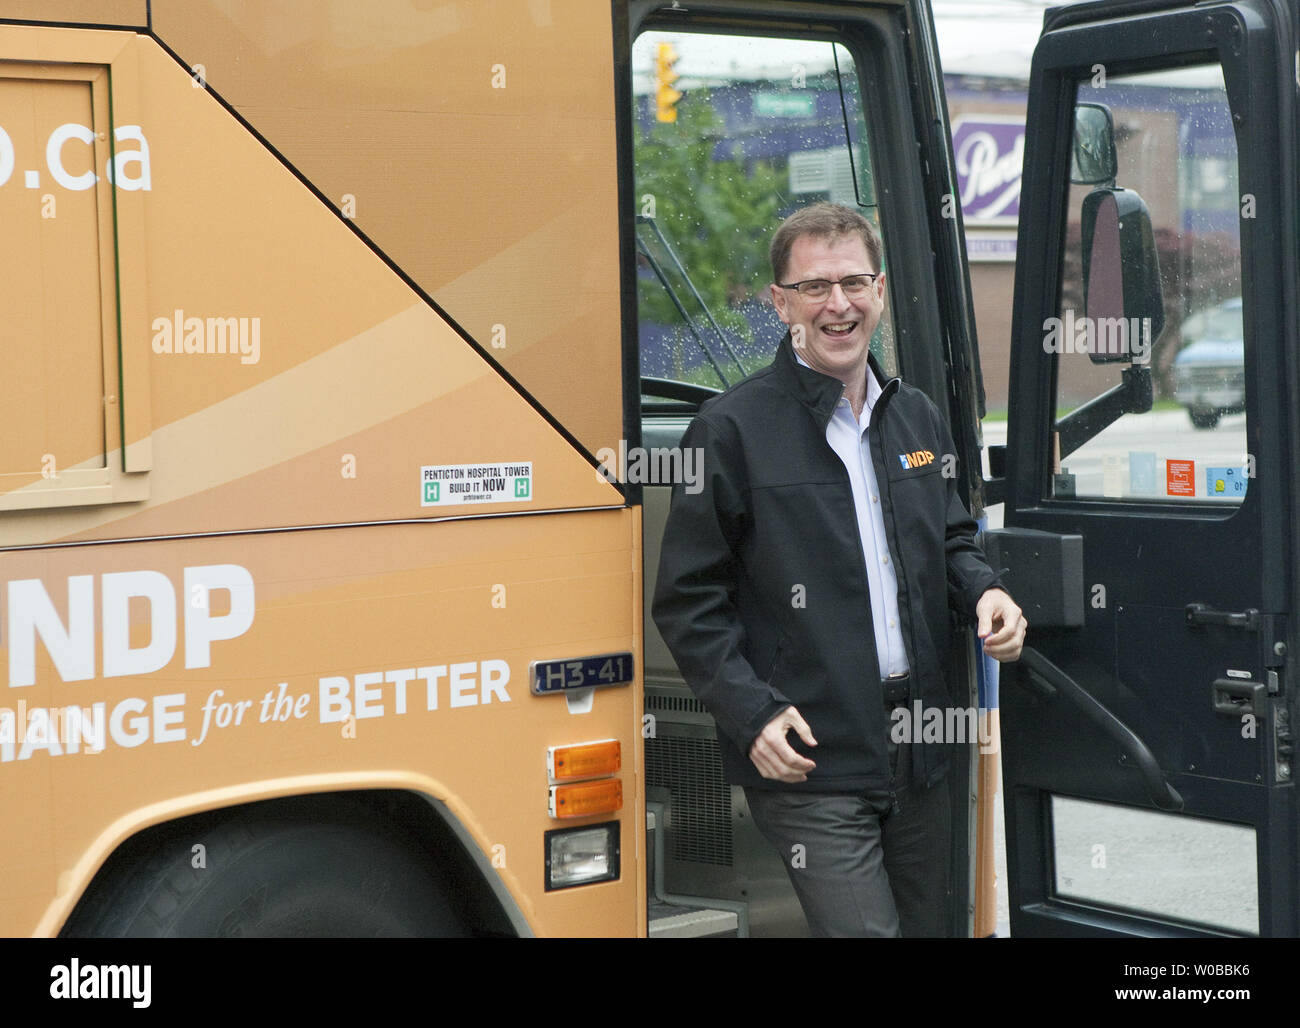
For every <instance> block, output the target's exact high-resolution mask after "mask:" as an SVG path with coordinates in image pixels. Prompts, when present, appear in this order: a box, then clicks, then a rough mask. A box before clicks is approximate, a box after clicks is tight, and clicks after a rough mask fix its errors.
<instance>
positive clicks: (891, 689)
mask: <svg viewBox="0 0 1300 1028" xmlns="http://www.w3.org/2000/svg"><path fill="white" fill-rule="evenodd" d="M880 690H881V692H882V693H883V694H884V697H885V706H886V707H900V706H906V705H907V703H908V702H909V701H910V700H911V695H912V673H911V672H910V671H904V672H902V673H901V674H895V675H890V676H889V677H888V678H882V679H881V680H880Z"/></svg>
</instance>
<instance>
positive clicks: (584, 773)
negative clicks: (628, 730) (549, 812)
mask: <svg viewBox="0 0 1300 1028" xmlns="http://www.w3.org/2000/svg"><path fill="white" fill-rule="evenodd" d="M622 767H623V746H622V744H621V743H620V742H619V741H618V740H617V739H602V740H601V741H600V742H580V743H575V744H573V745H572V746H552V747H551V748H550V749H548V750H547V751H546V772H547V774H549V775H550V776H551V781H553V782H569V781H573V780H575V779H578V778H595V777H597V776H599V775H616V774H618V772H619V771H620V769H621V768H622Z"/></svg>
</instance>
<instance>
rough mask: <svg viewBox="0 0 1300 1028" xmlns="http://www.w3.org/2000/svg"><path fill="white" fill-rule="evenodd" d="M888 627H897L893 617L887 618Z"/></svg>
mask: <svg viewBox="0 0 1300 1028" xmlns="http://www.w3.org/2000/svg"><path fill="white" fill-rule="evenodd" d="M889 627H890V628H897V627H898V622H897V621H895V620H894V619H893V618H890V619H889Z"/></svg>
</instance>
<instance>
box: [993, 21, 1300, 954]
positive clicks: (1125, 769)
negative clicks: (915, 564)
mask: <svg viewBox="0 0 1300 1028" xmlns="http://www.w3.org/2000/svg"><path fill="white" fill-rule="evenodd" d="M1292 32H1293V26H1292V24H1291V22H1290V20H1289V15H1288V9H1287V8H1286V7H1285V6H1284V5H1283V4H1281V3H1270V2H1266V0H1243V2H1238V3H1223V4H1212V5H1197V6H1196V7H1195V8H1193V7H1192V6H1191V5H1176V4H1167V5H1155V4H1148V3H1141V4H1139V3H1122V4H1087V5H1082V6H1081V7H1080V8H1078V9H1070V8H1062V9H1056V10H1053V11H1052V12H1050V13H1049V15H1048V16H1047V20H1046V24H1045V29H1044V33H1043V36H1042V38H1041V40H1040V42H1039V45H1038V48H1037V51H1036V53H1035V57H1034V64H1033V71H1032V78H1031V85H1030V93H1029V105H1028V125H1027V138H1026V157H1025V170H1024V195H1023V198H1022V202H1021V215H1020V232H1019V242H1018V257H1017V259H1018V264H1017V268H1016V287H1015V321H1014V324H1013V343H1012V351H1011V353H1012V367H1011V379H1010V410H1011V415H1010V424H1009V427H1008V432H1009V435H1008V448H1007V452H1006V482H1005V486H1006V493H1005V495H1006V507H1005V525H1006V528H1005V529H1004V530H1002V531H998V532H993V533H990V538H989V548H990V551H991V553H992V555H993V560H994V561H995V562H997V564H999V565H1000V566H1003V567H1007V568H1009V569H1010V570H1009V573H1008V582H1009V587H1010V589H1011V591H1012V593H1013V594H1014V595H1015V596H1016V597H1017V598H1018V600H1019V602H1020V603H1021V604H1022V606H1023V607H1024V609H1025V612H1026V616H1027V617H1028V619H1029V623H1030V631H1029V636H1028V639H1027V646H1026V649H1025V653H1024V657H1023V659H1022V660H1021V661H1020V662H1019V664H1017V665H1014V666H1011V667H1008V668H1007V669H1006V673H1005V674H1004V676H1003V685H1002V704H1003V711H1002V718H1003V720H1002V731H1003V752H1002V758H1003V770H1004V779H1005V790H1006V793H1005V797H1006V835H1007V858H1008V868H1009V879H1010V886H1011V889H1010V899H1011V932H1012V934H1013V935H1025V936H1061V935H1076V936H1077V935H1110V936H1116V935H1120V936H1144V935H1157V936H1158V935H1203V936H1210V935H1245V936H1250V935H1259V936H1276V935H1296V934H1297V932H1298V931H1300V924H1298V923H1297V889H1296V876H1297V872H1296V867H1297V861H1296V801H1295V787H1294V785H1293V782H1292V778H1293V776H1294V762H1295V756H1294V745H1295V744H1294V738H1293V736H1294V723H1295V722H1294V719H1295V716H1296V710H1295V689H1296V676H1295V672H1294V665H1295V656H1294V654H1295V653H1296V650H1295V647H1296V645H1297V641H1296V639H1295V630H1296V624H1295V620H1296V619H1295V618H1294V617H1293V616H1292V604H1293V596H1294V590H1295V575H1294V570H1293V565H1294V560H1295V547H1294V543H1293V540H1292V527H1291V526H1292V523H1293V517H1294V509H1295V504H1296V497H1295V489H1296V486H1295V479H1296V475H1295V461H1296V453H1297V449H1296V441H1295V432H1296V421H1295V416H1294V413H1293V407H1292V405H1291V404H1290V403H1289V402H1288V400H1289V398H1290V397H1291V396H1293V395H1294V390H1295V386H1296V367H1295V362H1294V355H1295V352H1296V351H1295V323H1296V321H1295V272H1296V264H1295V242H1294V225H1295V224H1296V221H1295V214H1296V210H1295V202H1294V201H1295V197H1294V191H1295V155H1294V152H1293V131H1294V119H1295V110H1294V95H1295V89H1296V85H1295V72H1294V59H1295V41H1294V38H1293V36H1292ZM994 456H996V454H995V455H994Z"/></svg>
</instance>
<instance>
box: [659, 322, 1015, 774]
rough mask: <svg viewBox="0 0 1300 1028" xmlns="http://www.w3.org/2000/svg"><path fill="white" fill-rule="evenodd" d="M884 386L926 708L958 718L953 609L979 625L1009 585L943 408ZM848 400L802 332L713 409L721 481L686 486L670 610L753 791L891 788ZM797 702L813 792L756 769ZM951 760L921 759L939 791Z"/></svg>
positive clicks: (877, 416)
mask: <svg viewBox="0 0 1300 1028" xmlns="http://www.w3.org/2000/svg"><path fill="white" fill-rule="evenodd" d="M870 373H871V374H875V375H876V376H877V378H878V379H879V380H880V381H881V383H882V389H883V392H882V394H881V396H880V399H879V400H878V401H877V402H876V406H875V407H874V409H873V411H872V418H871V425H870V428H869V429H868V438H869V440H870V446H871V452H872V457H873V461H874V464H875V470H876V480H877V483H878V485H879V487H880V501H881V503H882V505H883V513H884V521H885V531H886V534H887V536H888V540H889V552H890V555H891V559H892V560H893V561H894V564H895V567H894V571H895V574H896V575H897V578H898V605H899V612H900V614H901V617H902V626H901V627H902V633H903V640H904V644H905V646H906V648H907V656H908V662H909V665H910V667H911V670H912V681H913V694H912V695H913V699H916V698H920V699H921V700H922V702H923V703H924V705H925V706H926V707H939V708H945V707H948V706H950V705H951V700H950V699H949V696H948V693H947V689H946V687H945V685H944V680H943V671H942V667H943V661H944V659H945V657H946V655H947V649H948V639H949V633H950V628H951V619H950V615H949V608H950V607H951V608H952V609H953V610H956V611H959V612H961V613H963V614H965V615H967V616H971V617H973V616H974V613H975V605H976V603H977V602H978V601H979V598H980V596H981V595H982V594H983V593H984V591H985V590H986V589H988V588H990V587H991V586H996V585H999V584H1000V583H999V580H998V576H997V575H996V574H994V572H993V571H992V570H991V569H990V568H989V566H988V563H987V562H986V561H985V559H984V555H983V553H982V552H981V551H980V549H979V547H978V546H977V545H976V543H975V532H976V525H975V523H974V521H973V520H972V519H971V517H970V515H969V514H968V513H967V511H966V509H965V507H964V506H963V505H962V502H961V499H960V497H959V496H958V494H957V477H956V475H955V473H954V470H955V460H956V447H955V446H954V445H953V442H952V438H951V435H950V433H949V432H948V429H947V426H946V425H945V424H944V421H943V418H942V416H941V415H940V414H939V411H938V409H937V408H936V407H935V406H934V404H933V403H931V402H930V400H929V398H928V397H927V396H926V395H925V394H924V393H922V392H921V391H920V390H918V389H915V388H913V387H911V386H908V385H904V384H903V382H902V380H901V379H897V378H895V379H890V380H888V381H886V380H885V379H884V377H883V375H882V374H881V372H880V370H879V368H878V367H877V366H876V364H875V361H874V360H873V361H872V362H871V372H870ZM842 392H843V386H842V384H841V383H840V382H839V381H838V380H837V379H834V378H831V377H829V376H827V375H823V374H821V373H820V372H817V371H814V370H812V369H811V368H806V367H803V366H801V365H799V364H798V363H797V362H796V360H795V358H794V351H793V350H792V349H791V345H790V337H789V335H787V336H786V338H785V339H784V340H783V341H782V343H781V346H780V349H779V350H778V351H777V355H776V359H775V360H774V361H773V362H772V364H771V365H769V366H768V367H766V368H764V369H763V370H761V371H758V372H756V373H755V374H753V375H751V376H749V377H748V378H747V379H745V380H744V381H742V382H740V383H738V384H737V385H736V386H734V387H733V388H731V389H730V390H728V391H727V392H725V393H723V394H722V395H721V396H718V397H715V398H713V399H711V400H709V401H708V402H706V403H705V404H704V405H703V406H702V407H701V408H700V412H699V415H698V416H697V417H696V418H695V420H694V421H693V422H692V423H691V425H690V427H689V428H688V429H687V431H686V434H685V436H684V437H683V439H682V446H683V447H699V448H700V451H701V458H702V461H703V464H702V465H700V466H702V468H703V471H702V475H701V476H700V480H699V481H698V482H697V483H696V485H695V488H696V489H697V491H695V492H689V491H687V488H686V485H685V484H683V483H678V484H677V485H675V486H674V488H673V498H672V507H671V510H670V512H669V515H668V524H667V529H666V531H665V533H664V544H663V551H662V556H661V560H660V564H659V579H658V585H657V587H656V590H655V597H654V604H653V608H652V612H653V615H654V619H655V622H656V624H657V625H658V626H659V630H660V631H661V632H662V633H663V636H664V639H665V641H666V642H667V644H668V647H669V649H670V650H671V651H672V654H673V657H674V658H675V659H676V661H677V665H678V667H679V669H680V670H681V672H682V675H683V676H684V678H685V679H686V682H687V684H688V685H689V686H690V687H691V689H692V690H693V691H694V692H695V694H696V696H698V697H699V698H700V701H701V702H702V703H703V704H704V705H705V707H707V708H708V710H709V711H710V713H712V714H713V716H714V718H715V719H716V720H717V723H718V727H719V728H720V730H721V734H722V738H721V739H720V743H721V747H722V758H723V767H724V770H725V771H726V774H727V778H728V780H729V781H731V782H733V783H736V784H740V785H757V786H761V787H767V788H779V789H795V790H804V791H820V792H857V791H860V790H865V789H886V788H889V787H890V784H891V782H890V772H889V761H888V755H887V749H886V741H887V737H888V733H889V730H890V727H891V726H890V723H889V721H888V720H887V717H886V713H885V709H884V702H883V698H882V696H881V686H880V679H879V662H878V660H877V657H876V643H875V634H874V632H873V630H872V620H871V602H870V596H869V591H868V584H867V572H866V566H865V558H864V556H863V552H862V542H861V539H860V538H859V536H858V524H857V519H856V517H855V512H854V507H853V492H852V488H851V486H850V484H849V475H848V471H847V470H846V469H845V467H844V464H843V462H841V460H840V458H839V457H838V456H837V455H836V453H835V451H834V450H833V449H831V446H830V444H829V443H827V441H826V425H827V422H828V421H829V420H830V417H831V414H832V413H833V411H834V409H835V405H836V403H837V402H838V401H839V398H840V396H841V394H842ZM945 458H947V459H945ZM945 469H947V474H945ZM918 687H919V697H918V693H917V689H918ZM963 702H964V701H963ZM791 704H793V705H794V706H795V707H797V708H798V710H799V712H800V714H802V715H803V717H804V720H806V721H807V722H808V725H809V727H810V728H811V729H812V733H813V737H814V738H815V739H816V740H817V743H818V745H817V746H816V747H808V746H805V745H804V744H803V743H802V742H801V741H800V740H799V739H798V737H797V736H796V735H795V734H794V733H793V732H791V733H790V735H789V736H788V738H789V741H790V743H791V745H792V746H794V748H795V749H796V750H798V751H799V752H801V753H804V754H805V755H807V756H808V757H810V758H811V759H812V760H814V761H815V762H816V764H817V767H816V769H815V770H813V771H812V772H810V773H809V775H808V781H807V782H801V783H796V784H787V783H783V782H774V781H770V780H768V779H764V778H763V777H762V776H760V775H759V773H758V770H757V768H755V767H754V765H753V763H752V762H751V761H750V759H749V756H748V753H749V747H750V744H751V743H752V742H753V741H754V738H755V737H756V736H757V735H758V733H759V732H760V731H762V729H763V726H764V725H766V724H767V722H768V721H770V720H771V719H772V718H773V717H775V716H776V715H777V714H778V713H779V712H780V711H781V710H782V709H783V708H784V707H787V706H789V705H791ZM946 762H947V756H946V753H945V751H944V748H943V747H942V746H939V745H936V744H924V743H922V744H919V745H917V746H915V747H914V749H913V769H914V774H916V775H917V776H918V777H920V778H921V779H923V780H925V781H926V782H933V781H935V780H937V779H938V778H939V777H940V776H941V775H942V773H943V771H944V769H945V765H946Z"/></svg>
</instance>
